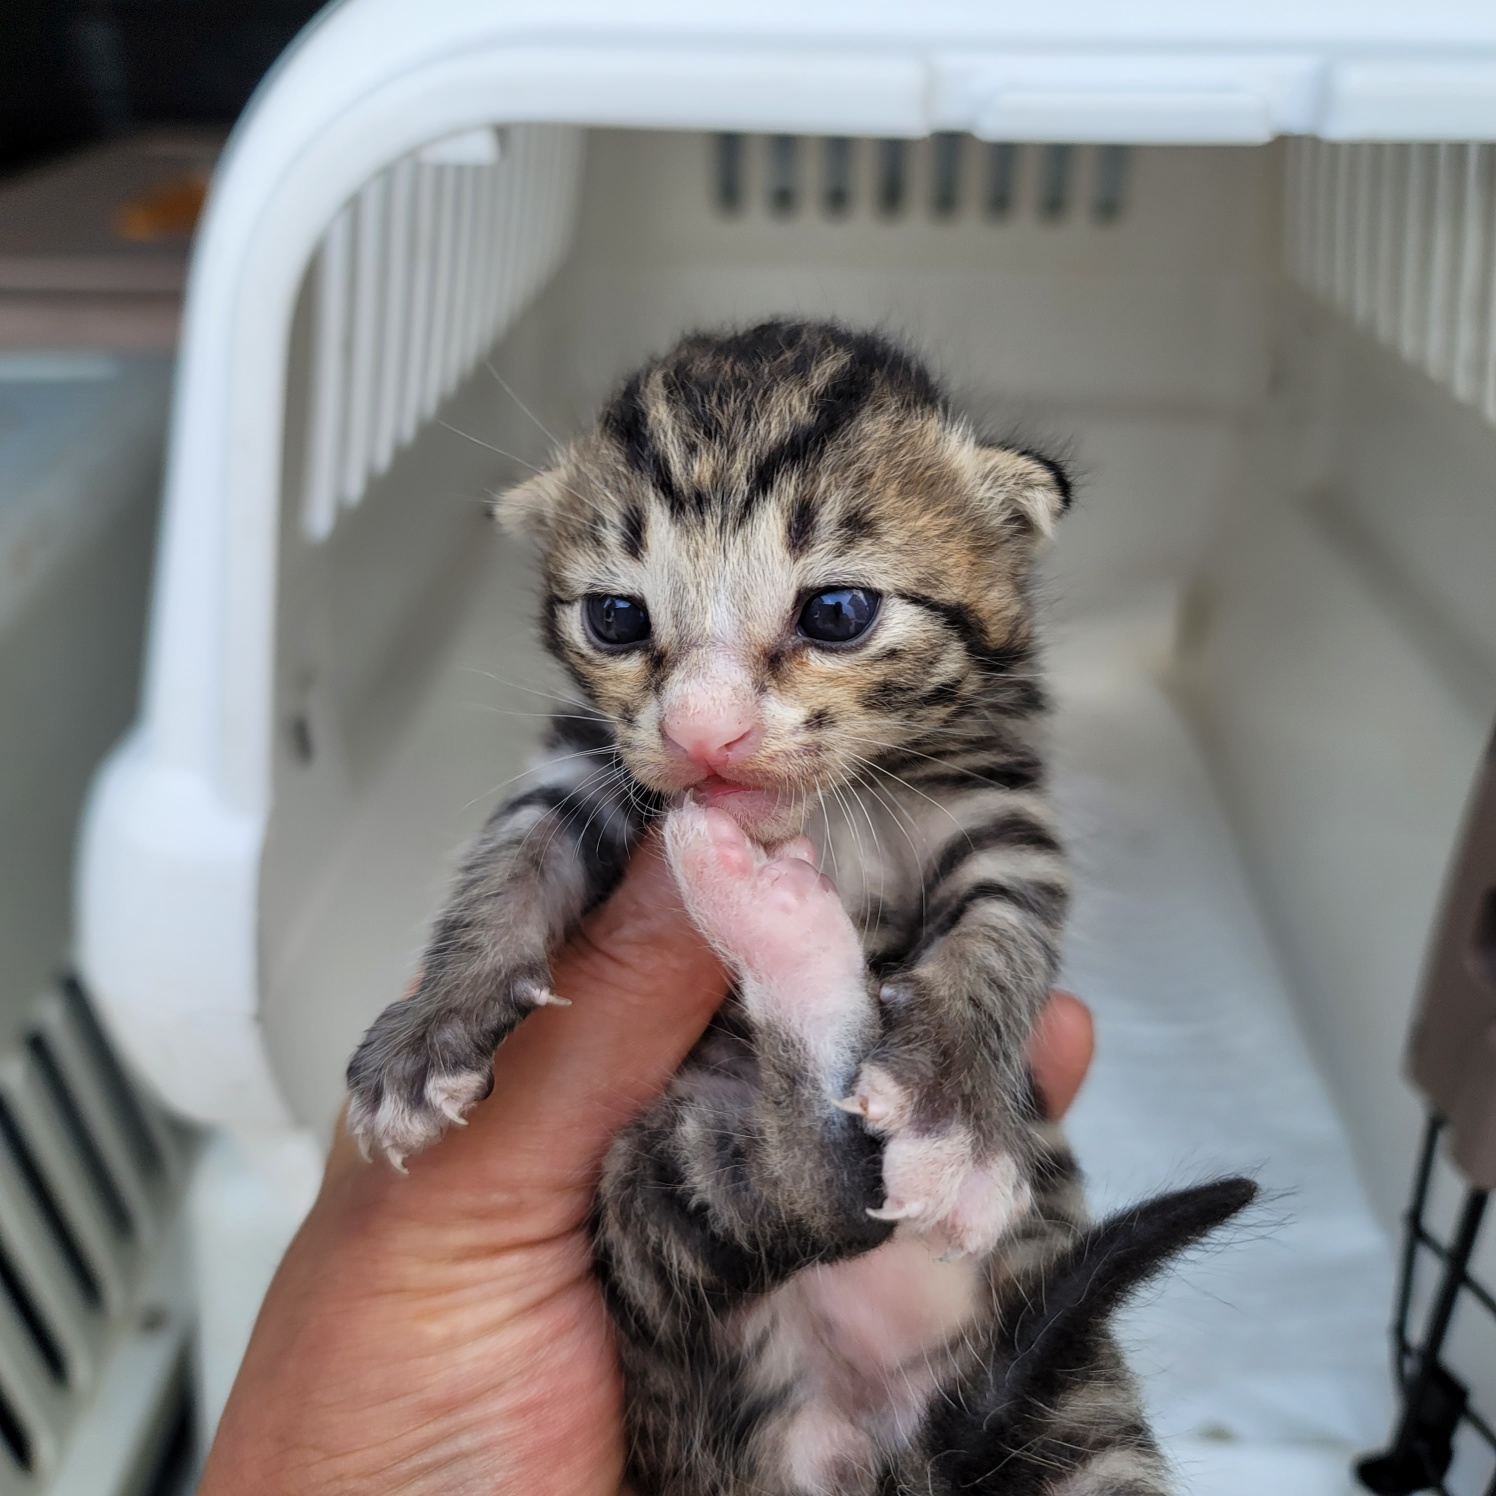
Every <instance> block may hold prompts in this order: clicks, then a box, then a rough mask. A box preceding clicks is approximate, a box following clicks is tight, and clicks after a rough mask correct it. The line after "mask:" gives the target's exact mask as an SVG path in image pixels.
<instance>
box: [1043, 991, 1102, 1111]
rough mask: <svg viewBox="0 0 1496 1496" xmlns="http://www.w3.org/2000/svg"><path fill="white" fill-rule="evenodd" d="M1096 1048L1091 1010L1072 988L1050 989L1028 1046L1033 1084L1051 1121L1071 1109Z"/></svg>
mask: <svg viewBox="0 0 1496 1496" xmlns="http://www.w3.org/2000/svg"><path fill="white" fill-rule="evenodd" d="M1095 1052H1096V1028H1095V1023H1094V1021H1093V1020H1092V1018H1091V1010H1090V1009H1089V1008H1088V1007H1087V1006H1086V1005H1085V1004H1084V1003H1083V1002H1082V1001H1081V1000H1080V999H1079V998H1078V997H1077V996H1076V995H1075V994H1074V993H1073V992H1061V991H1055V992H1051V993H1050V995H1049V1002H1048V1003H1047V1004H1046V1005H1045V1008H1044V1011H1043V1012H1042V1013H1040V1014H1039V1018H1038V1021H1037V1022H1036V1023H1035V1024H1034V1031H1033V1033H1032V1035H1031V1036H1030V1037H1029V1050H1028V1053H1029V1067H1030V1068H1031V1069H1032V1071H1033V1075H1034V1084H1035V1086H1037V1088H1038V1091H1039V1097H1040V1100H1042V1101H1043V1103H1044V1111H1045V1115H1046V1116H1048V1117H1049V1119H1050V1121H1052V1122H1058V1121H1059V1119H1060V1118H1061V1117H1063V1116H1064V1115H1065V1113H1066V1112H1067V1111H1069V1110H1070V1104H1071V1102H1073V1101H1074V1100H1075V1097H1076V1093H1077V1092H1078V1091H1079V1090H1080V1088H1081V1083H1082V1082H1083V1081H1084V1080H1085V1078H1086V1072H1087V1071H1088V1070H1089V1069H1090V1068H1091V1057H1092V1056H1093V1055H1094V1054H1095Z"/></svg>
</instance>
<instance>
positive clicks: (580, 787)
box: [348, 729, 642, 1168]
mask: <svg viewBox="0 0 1496 1496" xmlns="http://www.w3.org/2000/svg"><path fill="white" fill-rule="evenodd" d="M570 737H571V738H575V737H576V729H572V731H571V734H570ZM560 746H561V747H562V748H572V751H570V752H568V753H565V754H564V755H561V756H558V757H557V758H556V759H555V760H554V761H553V762H552V763H551V764H548V765H546V766H544V767H543V768H542V769H541V770H540V772H539V775H538V780H539V782H538V783H535V784H533V785H532V787H531V788H530V789H528V790H526V791H525V792H524V793H522V794H520V795H517V796H515V797H514V798H513V799H511V800H509V801H507V802H506V803H505V804H503V805H501V806H500V807H499V808H498V810H496V811H495V812H494V814H493V816H492V817H491V818H490V819H489V822H488V824H487V825H486V826H485V827H484V828H483V831H482V833H481V835H480V836H479V838H478V841H477V843H476V845H475V846H474V848H473V850H472V851H471V852H470V853H469V855H468V857H467V860H466V862H465V863H464V865H463V867H462V870H461V872H460V874H459V875H458V879H457V886H456V889H455V891H454V893H453V896H452V899H451V901H450V902H449V903H448V905H447V908H446V910H445V911H444V912H443V914H442V915H441V917H440V919H438V921H437V923H436V927H435V929H434V930H433V931H432V934H431V938H430V940H429V942H428V944H427V947H426V951H425V954H424V955H423V957H422V960H421V977H420V982H419V984H418V985H417V987H416V990H415V993H414V994H413V995H412V996H411V997H409V998H406V999H403V1000H402V1001H400V1002H396V1003H391V1004H390V1006H389V1007H388V1008H386V1009H385V1010H384V1012H383V1013H381V1014H380V1015H379V1017H378V1018H377V1019H375V1021H374V1023H373V1024H372V1025H371V1026H370V1028H369V1031H368V1032H367V1033H366V1034H365V1035H364V1037H363V1040H362V1041H361V1042H360V1044H359V1046H358V1048H357V1050H356V1051H355V1052H354V1055H353V1058H352V1060H351V1061H350V1062H349V1065H348V1091H349V1102H348V1127H349V1130H350V1131H351V1132H352V1133H353V1135H354V1137H355V1138H357V1139H358V1141H359V1143H360V1145H361V1146H362V1147H363V1148H364V1150H365V1152H368V1151H369V1149H370V1147H371V1146H372V1147H377V1148H379V1149H381V1150H382V1151H383V1152H384V1153H385V1154H386V1155H387V1156H388V1158H389V1159H390V1161H391V1162H392V1163H393V1164H394V1165H395V1166H396V1167H397V1168H400V1167H403V1164H404V1160H405V1158H406V1157H407V1156H409V1155H410V1154H412V1153H415V1152H418V1151H419V1150H420V1149H422V1148H425V1147H427V1146H428V1145H429V1144H431V1143H434V1142H435V1141H436V1140H437V1138H439V1137H440V1136H441V1134H442V1133H443V1132H444V1131H445V1130H446V1128H447V1126H448V1125H449V1124H450V1123H454V1122H456V1123H460V1122H461V1121H462V1120H463V1114H464V1113H465V1112H466V1111H467V1110H468V1108H470V1107H471V1106H473V1105H474V1103H476V1102H478V1101H481V1100H482V1099H483V1098H484V1097H485V1096H486V1095H487V1094H488V1093H489V1091H490V1090H491V1089H492V1087H493V1055H494V1050H495V1049H497V1048H498V1046H499V1044H500V1042H501V1041H502V1040H503V1039H504V1037H505V1035H506V1034H508V1033H509V1031H510V1030H511V1029H512V1028H514V1026H515V1025H516V1024H517V1023H519V1021H520V1020H521V1019H522V1018H524V1017H525V1016H526V1015H527V1014H528V1013H531V1012H533V1011H534V1010H535V1009H536V1008H537V1007H541V1006H543V1005H545V1004H547V1003H552V1002H560V1001H564V999H562V998H558V997H557V996H556V995H555V994H553V993H552V992H551V990H550V955H551V952H552V951H553V950H555V949H556V947H557V946H558V945H559V944H560V943H561V942H562V941H563V940H564V939H565V937H566V935H567V934H568V933H569V932H570V931H571V929H572V928H573V927H574V926H575V924H576V922H577V920H578V919H579V918H580V917H581V915H582V914H583V913H584V912H585V911H586V910H587V909H589V908H590V907H591V906H592V905H593V904H595V903H597V902H598V901H599V900H601V899H602V898H604V897H605V896H606V895H607V894H608V893H609V892H610V891H611V889H612V888H613V886H614V884H616V883H617V881H618V879H619V878H620V877H621V876H622V873H623V869H624V867H625V866H626V864H627V862H628V858H629V854H630V853H631V851H632V849H633V847H634V845H635V843H636V841H637V840H638V837H639V834H640V832H641V830H642V820H641V817H640V814H639V812H638V811H637V809H636V808H635V806H634V804H633V801H632V800H630V799H626V798H624V797H623V796H622V795H621V794H620V793H619V792H618V791H617V790H616V789H615V788H613V787H612V786H613V785H614V784H615V781H616V776H614V775H611V774H607V773H605V772H603V771H602V769H601V767H600V764H599V760H598V756H597V755H598V754H609V755H610V754H611V746H610V745H603V744H595V745H594V746H592V747H586V746H584V747H581V748H576V747H575V746H574V745H573V744H572V743H571V742H570V741H569V740H568V739H567V738H563V739H562V740H561V743H560Z"/></svg>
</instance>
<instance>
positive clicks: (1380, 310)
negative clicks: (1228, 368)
mask: <svg viewBox="0 0 1496 1496" xmlns="http://www.w3.org/2000/svg"><path fill="white" fill-rule="evenodd" d="M1286 194H1287V197H1286V202H1285V205H1284V224H1285V229H1286V238H1285V245H1284V250H1285V255H1286V259H1287V264H1288V269H1289V272H1290V274H1292V275H1293V277H1294V278H1295V279H1296V280H1297V281H1298V282H1299V283H1300V284H1301V285H1303V286H1304V287H1305V288H1306V289H1308V290H1310V291H1312V292H1314V293H1315V294H1316V295H1317V296H1319V297H1321V298H1323V299H1324V300H1325V301H1327V302H1328V303H1329V304H1330V305H1331V306H1333V307H1335V308H1336V309H1337V310H1338V311H1341V312H1343V313H1344V314H1345V315H1346V316H1347V317H1349V318H1351V320H1352V321H1354V322H1355V323H1356V324H1357V326H1359V327H1361V328H1364V329H1365V330H1366V331H1367V332H1369V333H1371V334H1372V335H1373V336H1374V337H1376V338H1377V339H1378V340H1379V341H1380V342H1382V343H1384V344H1386V346H1387V347H1389V348H1392V349H1395V350H1396V351H1397V352H1398V353H1400V354H1401V355H1402V357H1403V358H1405V359H1406V360H1407V361H1408V362H1409V363H1411V364H1413V365H1415V366H1416V367H1418V368H1421V369H1423V370H1424V371H1425V372H1426V373H1427V374H1428V375H1429V376H1430V377H1431V378H1433V379H1435V380H1437V381H1438V382H1439V383H1440V384H1441V385H1443V386H1444V387H1445V388H1446V389H1448V390H1449V391H1450V392H1451V393H1452V394H1454V396H1455V397H1456V398H1457V399H1459V400H1461V401H1463V402H1465V403H1466V404H1468V405H1473V406H1475V407H1477V408H1478V409H1479V410H1480V411H1481V412H1482V413H1483V414H1484V416H1485V418H1486V419H1487V420H1488V421H1492V422H1496V146H1491V145H1474V144H1458V143H1448V144H1439V145H1389V144H1375V143H1368V144H1349V145H1345V144H1332V143H1330V142H1327V141H1319V140H1297V141H1293V142H1291V143H1290V145H1289V151H1288V171H1287V174H1286Z"/></svg>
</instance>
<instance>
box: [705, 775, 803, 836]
mask: <svg viewBox="0 0 1496 1496" xmlns="http://www.w3.org/2000/svg"><path fill="white" fill-rule="evenodd" d="M686 793H687V794H688V795H689V796H690V797H691V799H693V800H695V801H696V802H697V803H698V804H700V805H707V806H712V807H715V808H716V809H718V810H725V811H726V812H727V813H728V815H730V816H731V817H732V818H733V820H735V821H736V822H737V823H738V825H740V826H741V827H742V828H743V830H744V831H746V832H747V833H748V835H749V836H751V837H754V838H755V839H756V840H758V841H771V840H772V841H780V840H783V839H784V838H785V837H788V836H792V835H794V834H795V833H796V832H797V831H798V830H799V829H800V827H799V821H800V819H801V817H802V815H803V811H804V806H803V801H802V799H801V797H800V796H798V795H795V794H793V793H791V792H790V791H788V790H781V789H776V788H774V787H772V786H766V785H759V784H743V783H741V782H739V781H738V780H735V779H724V778H722V776H721V775H720V774H709V775H707V777H706V778H705V779H699V780H697V782H696V783H695V784H693V785H692V786H691V788H690V789H689V790H688V791H687V792H686ZM792 823H793V824H792Z"/></svg>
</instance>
